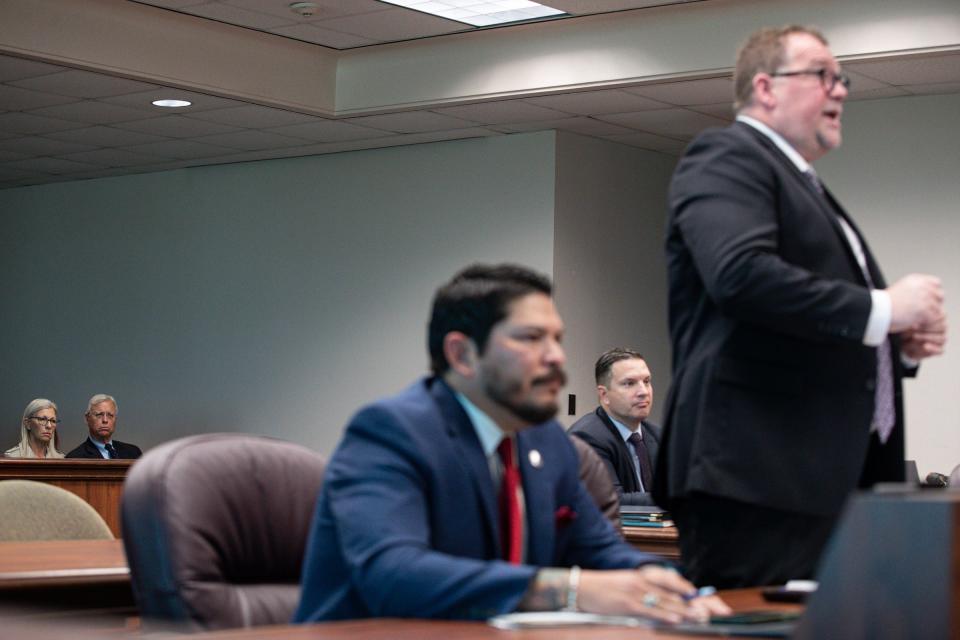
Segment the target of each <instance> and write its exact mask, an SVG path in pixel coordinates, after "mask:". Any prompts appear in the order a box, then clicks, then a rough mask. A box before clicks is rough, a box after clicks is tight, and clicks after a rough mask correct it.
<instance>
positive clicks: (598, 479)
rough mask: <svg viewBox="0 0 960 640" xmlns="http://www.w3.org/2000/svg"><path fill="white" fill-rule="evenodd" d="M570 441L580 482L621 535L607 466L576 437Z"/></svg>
mask: <svg viewBox="0 0 960 640" xmlns="http://www.w3.org/2000/svg"><path fill="white" fill-rule="evenodd" d="M570 441H571V442H573V448H574V449H576V450H577V457H578V458H579V460H580V469H579V473H580V481H581V482H582V483H583V486H585V487H586V488H587V493H589V494H590V497H591V498H593V501H594V503H596V505H597V508H598V509H600V513H602V514H603V516H604V517H605V518H606V519H607V520H609V521H610V524H612V525H613V528H614V530H615V531H616V532H617V533H619V534H621V535H623V529H622V528H621V526H620V497H619V496H618V495H617V490H616V489H614V487H613V480H611V479H610V472H609V471H607V466H606V465H605V464H604V463H603V460H601V459H600V456H599V455H597V452H596V451H594V450H593V447H591V446H590V445H588V444H587V443H586V442H584V441H583V440H581V439H580V438H578V437H576V436H570Z"/></svg>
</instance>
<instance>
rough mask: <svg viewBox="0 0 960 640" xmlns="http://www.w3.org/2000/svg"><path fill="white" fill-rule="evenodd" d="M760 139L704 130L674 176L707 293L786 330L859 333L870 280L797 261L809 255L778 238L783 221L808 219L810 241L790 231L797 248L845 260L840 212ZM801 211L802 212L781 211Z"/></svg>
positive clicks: (808, 335)
mask: <svg viewBox="0 0 960 640" xmlns="http://www.w3.org/2000/svg"><path fill="white" fill-rule="evenodd" d="M758 144H759V143H757V142H753V143H752V146H751V144H750V143H749V142H748V141H747V140H741V141H740V143H739V144H738V143H737V142H735V141H732V140H731V139H730V137H729V136H724V135H722V134H721V133H720V132H714V133H713V134H705V135H704V136H702V137H701V138H699V139H698V141H697V142H696V143H694V145H693V146H692V147H691V149H690V151H688V154H687V157H686V158H684V160H683V162H682V163H681V166H680V167H679V168H678V170H677V174H676V176H675V177H674V181H673V185H672V190H671V195H670V200H671V203H670V204H671V209H672V210H673V212H674V229H675V230H676V231H679V233H680V235H681V236H682V241H683V242H684V244H685V245H686V247H687V248H688V250H689V252H690V256H691V258H692V262H693V265H692V267H693V268H694V269H695V270H696V273H697V276H698V279H699V280H700V281H702V283H703V286H704V288H705V293H706V295H707V296H709V298H710V299H711V300H712V301H713V302H714V303H715V304H716V305H717V307H718V308H719V309H720V310H721V311H722V312H723V313H724V314H725V315H728V316H730V317H732V318H736V319H738V320H741V321H746V322H750V323H752V324H759V325H762V326H764V327H766V328H768V329H772V330H774V331H776V332H779V333H786V334H789V335H793V336H796V337H800V338H804V339H807V340H814V341H824V340H856V341H859V340H861V339H862V337H863V333H864V331H865V328H866V322H867V318H868V316H869V313H870V308H871V304H872V302H871V299H870V293H869V290H868V289H867V288H866V287H865V286H863V285H860V284H857V283H856V282H854V281H846V280H842V279H831V278H824V277H822V276H820V275H818V274H817V273H815V272H813V271H810V270H807V269H805V268H803V267H801V266H798V263H802V262H801V261H799V260H791V259H790V257H789V256H785V255H784V251H783V247H781V246H780V244H781V239H780V237H779V236H780V233H781V230H782V229H785V228H789V229H795V230H797V229H803V230H804V231H803V232H802V233H809V237H810V238H811V242H810V243H809V245H808V246H805V243H804V237H802V235H801V237H794V238H791V246H792V247H795V248H796V249H795V250H798V251H801V252H802V251H804V250H806V249H809V250H810V251H817V252H826V253H825V255H836V256H839V258H838V259H841V260H845V259H846V257H845V256H846V255H847V248H846V247H844V246H843V245H842V244H841V243H843V242H845V240H844V238H842V237H841V235H840V234H839V233H837V229H836V224H837V223H836V221H835V220H831V219H830V215H833V214H831V213H830V212H827V211H825V210H824V209H823V206H821V204H820V203H818V201H817V200H816V196H815V195H814V194H813V192H812V190H807V189H805V188H804V187H803V184H802V183H800V182H797V183H796V184H792V185H788V186H786V187H785V186H784V184H783V183H784V182H785V181H786V180H790V179H794V176H792V175H791V174H789V173H788V172H786V171H785V169H783V168H782V167H781V168H779V170H778V168H777V165H776V162H777V160H775V159H773V158H771V157H770V156H771V154H772V152H771V151H770V150H766V156H767V157H764V156H763V155H762V154H758V153H757V148H756V146H757V145H758ZM799 179H802V178H799ZM790 186H792V188H788V187H790ZM783 200H789V203H787V202H783ZM787 204H789V205H790V206H786V205H787ZM824 206H825V205H824ZM796 211H799V212H800V214H801V215H803V216H805V220H802V221H801V220H792V221H784V220H782V219H781V217H782V216H785V215H791V214H792V215H796V213H795V212H796ZM824 238H830V239H832V241H831V242H826V243H825V242H824V240H823V239H824ZM813 239H816V242H814V241H813Z"/></svg>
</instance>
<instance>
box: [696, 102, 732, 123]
mask: <svg viewBox="0 0 960 640" xmlns="http://www.w3.org/2000/svg"><path fill="white" fill-rule="evenodd" d="M687 109H690V110H691V111H696V112H697V113H705V114H707V115H708V116H714V117H716V118H723V119H724V120H733V118H734V116H735V115H736V114H735V113H734V112H733V104H732V103H731V102H717V103H715V104H695V105H691V106H689V107H687Z"/></svg>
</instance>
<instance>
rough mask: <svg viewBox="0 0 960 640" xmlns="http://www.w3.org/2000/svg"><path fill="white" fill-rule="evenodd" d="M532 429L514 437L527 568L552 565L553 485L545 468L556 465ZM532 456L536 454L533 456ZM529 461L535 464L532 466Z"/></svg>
mask: <svg viewBox="0 0 960 640" xmlns="http://www.w3.org/2000/svg"><path fill="white" fill-rule="evenodd" d="M536 431H537V429H536V428H529V429H525V430H523V431H521V432H520V433H518V434H517V456H518V458H517V461H518V462H519V464H520V476H521V478H522V481H523V500H524V504H525V507H526V515H527V560H526V562H527V564H534V565H538V566H550V565H551V564H553V549H554V546H555V545H554V536H555V535H556V531H555V530H556V524H555V523H554V521H553V519H554V515H555V514H554V511H555V506H556V505H555V501H554V498H553V484H552V483H550V482H548V481H547V478H549V477H550V473H549V469H550V467H549V466H548V465H555V464H559V461H558V460H557V459H556V456H553V455H551V454H552V452H551V451H549V450H546V449H544V447H543V446H542V442H538V441H539V440H540V439H539V438H537V437H536ZM534 452H536V453H534ZM531 460H537V461H538V462H539V465H538V466H534V465H533V464H532V463H531Z"/></svg>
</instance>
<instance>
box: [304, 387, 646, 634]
mask: <svg viewBox="0 0 960 640" xmlns="http://www.w3.org/2000/svg"><path fill="white" fill-rule="evenodd" d="M517 447H518V454H519V455H518V457H519V462H520V472H521V475H522V478H523V491H524V500H525V505H526V516H527V522H526V524H527V547H526V564H523V565H511V564H509V563H506V562H504V561H502V560H500V558H501V557H502V554H501V551H500V542H499V536H498V533H497V527H498V524H497V523H498V517H497V506H496V504H497V501H496V496H495V492H494V485H493V480H492V478H491V474H490V469H489V466H488V464H487V458H486V456H484V454H483V450H482V448H481V446H480V441H479V440H478V439H477V436H476V433H475V431H474V429H473V426H472V424H471V423H470V421H469V419H468V418H467V415H466V413H465V412H464V411H463V409H462V407H461V406H460V404H459V403H458V402H457V400H456V398H455V397H454V395H453V393H452V391H451V390H450V388H449V387H448V386H447V385H446V384H445V383H444V382H443V381H441V380H440V379H438V378H428V379H425V380H422V381H420V382H418V383H416V384H414V385H413V386H411V387H409V388H408V389H407V390H405V391H404V392H402V393H401V394H399V395H398V396H395V397H393V398H389V399H386V400H382V401H380V402H377V403H375V404H373V405H371V406H368V407H366V408H365V409H362V410H361V411H360V412H359V413H358V414H357V415H356V416H355V417H354V418H353V420H352V421H351V422H350V424H349V426H348V427H347V431H346V434H345V435H344V439H343V441H342V442H341V444H340V446H339V447H338V448H337V450H336V451H335V452H334V455H333V456H332V458H331V460H330V464H329V466H328V468H327V473H326V476H325V478H324V485H323V490H322V492H321V495H320V498H319V502H318V505H317V509H316V512H315V514H314V521H313V524H312V530H311V536H310V541H309V543H308V547H307V553H306V558H305V560H304V565H303V578H302V581H303V591H302V595H301V600H300V606H299V607H298V610H297V612H296V614H295V616H294V620H295V621H296V622H312V621H319V620H336V619H347V618H366V617H381V616H392V617H423V618H473V619H483V618H486V617H489V616H491V615H495V614H499V613H505V612H509V611H513V610H514V609H515V608H516V607H517V604H518V603H519V601H520V600H521V598H522V597H523V595H524V593H525V592H526V590H527V587H528V586H529V583H530V581H531V579H532V578H533V577H534V575H535V574H536V572H537V568H538V567H550V566H571V565H574V564H576V565H580V566H582V567H584V568H591V569H614V568H630V567H636V566H638V565H640V564H643V563H645V562H656V561H659V560H660V559H659V558H657V557H656V556H651V555H647V554H642V553H640V552H638V551H636V550H634V549H633V548H632V547H630V546H629V545H627V544H626V543H625V542H623V541H622V540H621V539H620V538H619V536H617V534H616V533H615V532H614V530H613V528H612V527H611V526H610V523H609V522H608V521H606V520H605V519H604V518H603V516H602V515H601V514H600V512H599V511H598V510H597V507H596V506H595V505H594V503H593V502H592V500H591V499H590V497H589V496H588V494H587V493H586V491H585V490H584V488H583V486H582V485H581V483H580V481H579V479H578V476H577V466H578V462H577V454H576V452H575V450H574V448H573V446H572V445H571V444H570V442H569V440H568V438H567V436H566V434H565V433H564V432H563V429H562V428H561V427H560V425H559V424H557V423H556V422H553V421H550V422H547V423H545V424H542V425H539V426H534V427H530V428H528V429H525V430H523V431H521V432H520V433H519V434H518V436H517ZM534 450H536V451H538V452H539V453H540V460H541V464H540V465H539V466H538V467H534V466H533V465H532V464H531V462H530V453H531V451H534Z"/></svg>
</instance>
